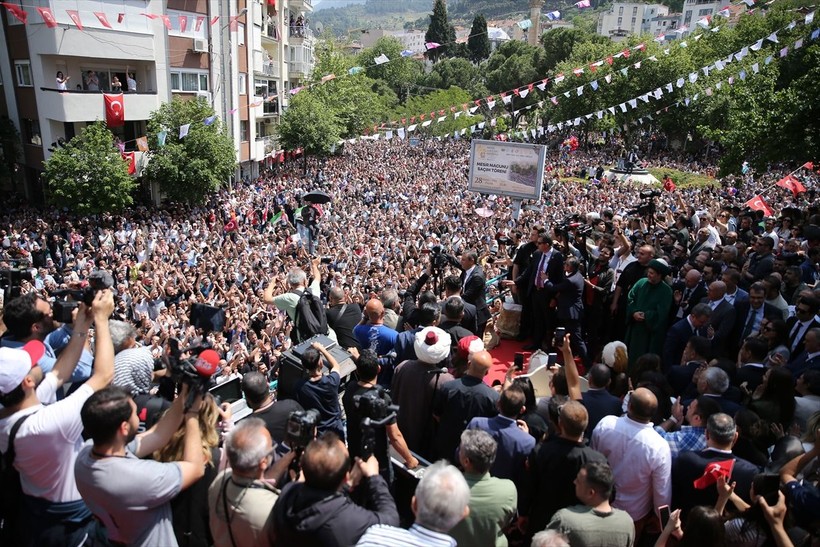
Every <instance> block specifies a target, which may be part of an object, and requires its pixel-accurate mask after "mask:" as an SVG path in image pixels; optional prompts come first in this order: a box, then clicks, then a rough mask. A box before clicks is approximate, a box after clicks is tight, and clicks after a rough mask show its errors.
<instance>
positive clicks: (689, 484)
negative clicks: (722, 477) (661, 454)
mask: <svg viewBox="0 0 820 547" xmlns="http://www.w3.org/2000/svg"><path fill="white" fill-rule="evenodd" d="M723 460H735V465H734V468H733V469H732V478H731V480H732V481H734V482H737V486H736V487H735V492H736V493H737V495H738V496H740V497H741V498H743V500H744V501H745V502H746V503H749V501H750V497H749V492H750V490H751V488H752V479H753V478H754V476H755V475H756V474H758V473H759V472H760V468H759V467H757V466H756V465H754V464H753V463H751V462H748V461H746V460H744V459H742V458H738V457H737V456H735V455H734V454H726V453H725V452H719V451H716V450H713V449H711V448H707V449H706V450H702V451H700V452H689V451H687V452H681V454H680V455H679V456H678V457H677V458H676V459H675V460H674V461H673V462H672V505H673V507H675V508H680V509H681V512H682V513H683V514H688V513H689V511H690V510H691V509H692V508H693V507H695V506H696V505H706V506H709V507H712V506H714V505H715V502H716V501H717V489H716V488H715V486H714V485H711V486H708V487H707V488H704V489H702V490H699V489H696V488H695V486H694V482H695V480H696V479H698V478H699V477H701V476H702V475H703V472H704V470H705V469H706V466H707V465H709V464H710V463H713V462H719V461H723Z"/></svg>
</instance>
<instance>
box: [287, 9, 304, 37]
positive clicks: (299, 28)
mask: <svg viewBox="0 0 820 547" xmlns="http://www.w3.org/2000/svg"><path fill="white" fill-rule="evenodd" d="M307 26H308V20H307V18H306V17H305V16H304V15H299V16H298V17H296V18H294V17H293V14H292V13H291V14H290V36H291V37H294V36H295V37H299V38H304V37H305V36H306V34H307V32H308V31H307Z"/></svg>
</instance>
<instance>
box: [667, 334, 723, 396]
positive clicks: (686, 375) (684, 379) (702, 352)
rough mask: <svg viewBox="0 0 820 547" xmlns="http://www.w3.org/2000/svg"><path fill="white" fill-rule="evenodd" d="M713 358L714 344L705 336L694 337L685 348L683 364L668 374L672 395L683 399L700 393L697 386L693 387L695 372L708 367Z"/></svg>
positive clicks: (670, 370) (674, 367) (682, 356)
mask: <svg viewBox="0 0 820 547" xmlns="http://www.w3.org/2000/svg"><path fill="white" fill-rule="evenodd" d="M711 357H712V344H710V343H709V339H708V338H706V337H704V336H692V337H690V338H689V341H688V342H687V343H686V347H685V348H683V354H682V355H681V359H680V361H681V364H680V365H675V366H672V367H671V368H670V369H669V371H668V372H667V373H666V378H667V380H669V385H670V387H671V388H672V393H673V394H674V395H675V396H680V397H681V398H683V399H690V398H692V397H695V396H696V395H697V393H698V391H697V386H693V385H692V378H693V377H694V376H695V371H697V370H698V368H700V367H704V368H705V367H706V363H708V362H709V360H710V359H711Z"/></svg>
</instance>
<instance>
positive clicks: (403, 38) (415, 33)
mask: <svg viewBox="0 0 820 547" xmlns="http://www.w3.org/2000/svg"><path fill="white" fill-rule="evenodd" d="M424 35H425V31H423V30H384V29H373V30H369V29H368V30H365V31H363V32H362V34H361V43H362V47H373V46H374V45H376V42H378V41H379V38H384V37H386V36H390V37H393V38H395V39H397V40H398V41H399V42H401V47H402V49H406V50H410V51H413V52H416V53H424V52H425V51H426V49H425V47H424V43H425V40H424Z"/></svg>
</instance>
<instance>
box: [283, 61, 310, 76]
mask: <svg viewBox="0 0 820 547" xmlns="http://www.w3.org/2000/svg"><path fill="white" fill-rule="evenodd" d="M308 72H309V68H308V63H305V62H300V61H291V62H290V63H288V73H289V74H302V75H304V76H307V74H308Z"/></svg>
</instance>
